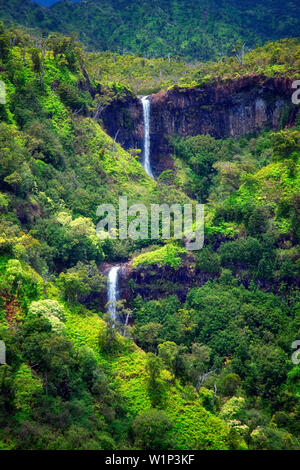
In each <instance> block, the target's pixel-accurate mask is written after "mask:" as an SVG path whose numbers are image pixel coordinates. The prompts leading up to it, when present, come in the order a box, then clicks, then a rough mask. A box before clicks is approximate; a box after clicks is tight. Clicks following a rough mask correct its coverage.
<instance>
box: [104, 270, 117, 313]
mask: <svg viewBox="0 0 300 470" xmlns="http://www.w3.org/2000/svg"><path fill="white" fill-rule="evenodd" d="M119 269H120V266H113V267H112V268H111V269H110V270H109V272H108V276H107V302H108V312H109V314H110V316H111V318H112V320H113V321H116V318H117V306H116V302H117V300H118V299H119V286H118V278H119V276H118V272H119Z"/></svg>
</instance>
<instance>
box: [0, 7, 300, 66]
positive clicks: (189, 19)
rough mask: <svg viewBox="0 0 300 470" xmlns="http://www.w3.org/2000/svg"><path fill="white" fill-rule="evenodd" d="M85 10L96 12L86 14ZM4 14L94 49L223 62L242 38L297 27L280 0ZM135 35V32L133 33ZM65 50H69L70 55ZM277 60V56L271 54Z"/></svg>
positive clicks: (9, 10)
mask: <svg viewBox="0 0 300 470" xmlns="http://www.w3.org/2000/svg"><path fill="white" fill-rule="evenodd" d="M87 8H88V9H89V10H90V11H91V12H92V13H91V14H89V15H87V11H86V10H87ZM0 15H1V17H4V18H9V19H13V20H14V21H17V22H18V23H21V24H24V25H26V26H31V27H34V26H38V27H39V28H41V29H42V30H44V31H60V32H63V33H64V34H65V33H69V34H70V33H73V32H75V31H76V32H77V34H78V35H79V37H80V38H81V39H82V40H84V41H85V42H86V43H87V45H88V46H89V47H90V48H91V47H92V48H94V49H97V50H99V49H102V50H112V51H125V50H128V51H129V52H131V53H136V54H141V55H142V54H146V55H147V56H153V55H154V56H156V57H161V56H167V55H168V54H170V55H172V56H174V55H175V56H182V57H185V58H187V59H189V60H193V59H202V60H210V59H219V58H220V57H222V56H224V55H228V54H230V53H231V52H232V49H233V48H234V45H235V44H236V43H237V41H238V40H241V41H243V42H246V43H247V46H248V47H253V46H255V45H256V44H258V43H259V44H261V43H262V42H264V41H267V40H272V39H276V38H277V39H278V38H283V37H289V36H290V35H291V34H295V33H293V32H295V31H297V28H298V29H299V19H298V12H297V5H296V4H295V3H291V4H290V5H289V9H286V8H285V6H284V5H283V4H282V2H280V1H279V0H276V1H274V0H266V1H264V2H261V1H260V0H255V1H251V2H250V1H246V2H245V1H244V2H243V3H241V2H238V1H237V0H232V1H231V2H230V4H228V2H226V1H223V0H217V1H216V2H212V1H211V0H205V1H203V0H201V2H200V1H199V0H195V1H194V2H192V3H191V2H190V1H188V0H180V1H175V2H170V1H169V0H160V1H158V0H154V1H153V2H152V8H151V11H149V5H148V3H147V2H138V1H136V0H135V1H132V2H130V3H129V4H128V3H126V2H124V1H123V0H114V1H111V0H105V1H102V2H101V3H99V2H97V1H95V0H88V2H84V3H82V2H79V3H65V2H59V3H57V4H56V5H55V6H53V7H52V8H51V9H49V10H48V9H47V10H45V9H42V8H41V7H39V6H37V5H34V6H32V4H30V3H29V2H27V1H26V2H24V1H22V2H21V1H20V0H12V1H10V2H9V5H5V7H2V8H1V9H0ZM133 32H134V33H133ZM66 52H67V51H65V53H66ZM273 61H276V54H275V55H274V56H273Z"/></svg>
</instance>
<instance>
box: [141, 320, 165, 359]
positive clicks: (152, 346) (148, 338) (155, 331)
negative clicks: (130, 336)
mask: <svg viewBox="0 0 300 470" xmlns="http://www.w3.org/2000/svg"><path fill="white" fill-rule="evenodd" d="M162 328H163V327H162V325H161V324H160V323H156V322H149V323H148V324H147V325H143V326H141V327H140V328H137V329H136V331H135V333H134V336H135V338H136V340H137V341H138V343H139V344H140V345H141V347H142V348H145V349H146V351H152V352H155V351H156V348H157V345H158V344H159V343H160V342H161V341H162V340H161V339H160V335H161V333H162Z"/></svg>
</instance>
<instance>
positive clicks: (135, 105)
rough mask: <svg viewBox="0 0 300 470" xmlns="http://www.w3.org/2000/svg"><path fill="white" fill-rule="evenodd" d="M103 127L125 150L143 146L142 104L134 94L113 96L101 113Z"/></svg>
mask: <svg viewBox="0 0 300 470" xmlns="http://www.w3.org/2000/svg"><path fill="white" fill-rule="evenodd" d="M100 118H101V120H102V122H103V124H104V127H105V129H106V131H107V132H108V134H109V135H110V136H111V137H112V138H115V137H116V136H117V138H116V141H117V142H118V143H119V144H121V145H122V147H124V148H125V149H126V150H128V149H130V148H138V149H142V148H143V139H144V122H143V106H142V103H141V101H140V100H139V99H138V98H137V97H136V96H134V95H130V96H125V97H124V96H119V97H117V98H115V99H114V100H113V101H112V102H111V103H110V104H109V105H108V106H107V107H106V108H105V109H104V110H103V111H102V113H101V116H100Z"/></svg>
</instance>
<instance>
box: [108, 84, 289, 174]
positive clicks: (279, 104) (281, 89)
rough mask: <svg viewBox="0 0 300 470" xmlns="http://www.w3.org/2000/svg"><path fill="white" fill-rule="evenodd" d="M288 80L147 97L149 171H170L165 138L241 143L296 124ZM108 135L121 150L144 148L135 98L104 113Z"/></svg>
mask: <svg viewBox="0 0 300 470" xmlns="http://www.w3.org/2000/svg"><path fill="white" fill-rule="evenodd" d="M291 84H292V80H288V79H281V78H272V79H266V78H264V77H261V76H249V77H244V78H241V79H238V80H231V81H228V82H227V83H214V84H209V85H205V86H203V87H198V88H179V87H174V88H172V89H171V90H168V91H161V92H160V93H157V94H155V95H151V165H152V167H153V169H154V172H155V173H156V174H158V173H159V172H161V171H162V170H164V169H166V168H170V165H171V161H170V159H169V158H168V157H169V155H170V145H169V137H170V136H173V135H179V136H194V135H198V134H210V135H211V136H213V137H215V138H227V137H230V136H232V137H239V136H242V135H245V134H252V133H254V132H259V131H262V130H264V129H266V128H269V129H271V130H276V129H279V128H280V127H281V126H282V124H283V123H284V124H290V125H292V124H294V122H295V118H296V112H297V107H296V106H293V105H292V101H291V96H292V92H293V89H292V87H291ZM103 123H104V126H105V128H106V130H107V132H108V133H109V134H110V135H111V136H112V137H114V136H115V135H116V133H117V131H118V129H119V134H118V142H119V143H121V145H123V146H124V147H125V148H127V149H128V148H134V147H137V148H142V146H143V134H144V130H143V112H142V105H141V102H140V100H139V99H138V98H136V97H130V98H128V100H123V101H120V100H119V101H118V100H116V101H114V102H113V103H112V104H111V105H109V106H108V107H107V108H106V110H105V112H104V113H103Z"/></svg>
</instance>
